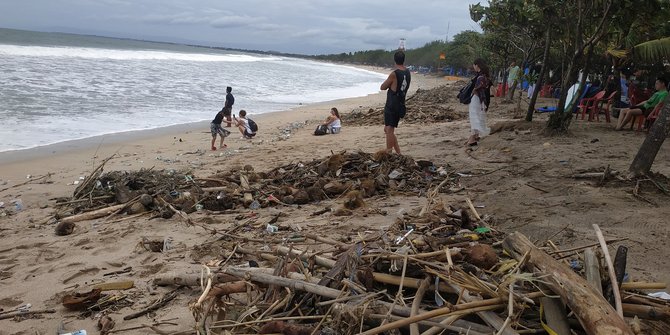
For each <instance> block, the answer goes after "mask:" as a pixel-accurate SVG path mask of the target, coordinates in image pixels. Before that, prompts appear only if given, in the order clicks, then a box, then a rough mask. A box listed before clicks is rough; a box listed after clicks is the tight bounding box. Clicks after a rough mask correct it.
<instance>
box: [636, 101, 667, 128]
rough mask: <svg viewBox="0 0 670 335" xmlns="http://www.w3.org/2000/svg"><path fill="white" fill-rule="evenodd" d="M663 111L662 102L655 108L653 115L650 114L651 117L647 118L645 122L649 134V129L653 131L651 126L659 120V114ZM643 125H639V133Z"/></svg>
mask: <svg viewBox="0 0 670 335" xmlns="http://www.w3.org/2000/svg"><path fill="white" fill-rule="evenodd" d="M661 109H663V103H662V102H661V103H659V104H658V105H656V107H654V110H653V111H651V113H649V116H647V118H646V122H645V123H646V127H647V132H649V129H651V125H653V124H654V121H656V119H658V114H660V113H661ZM641 124H642V123H638V126H637V130H638V131H639V130H640V125H641Z"/></svg>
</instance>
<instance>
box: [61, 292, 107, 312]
mask: <svg viewBox="0 0 670 335" xmlns="http://www.w3.org/2000/svg"><path fill="white" fill-rule="evenodd" d="M101 292H102V290H100V289H92V290H91V291H89V292H74V293H70V294H67V295H65V296H64V297H63V302H62V303H63V306H64V307H65V308H67V309H70V310H85V309H87V308H88V307H90V306H92V305H94V304H95V303H96V302H98V300H99V299H100V297H101V295H100V293H101Z"/></svg>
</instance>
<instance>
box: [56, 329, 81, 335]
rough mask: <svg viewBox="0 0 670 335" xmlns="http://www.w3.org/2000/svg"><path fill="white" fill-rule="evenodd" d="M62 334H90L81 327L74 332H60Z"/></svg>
mask: <svg viewBox="0 0 670 335" xmlns="http://www.w3.org/2000/svg"><path fill="white" fill-rule="evenodd" d="M60 335H88V333H87V332H86V330H84V329H80V330H77V331H74V332H70V333H65V334H60Z"/></svg>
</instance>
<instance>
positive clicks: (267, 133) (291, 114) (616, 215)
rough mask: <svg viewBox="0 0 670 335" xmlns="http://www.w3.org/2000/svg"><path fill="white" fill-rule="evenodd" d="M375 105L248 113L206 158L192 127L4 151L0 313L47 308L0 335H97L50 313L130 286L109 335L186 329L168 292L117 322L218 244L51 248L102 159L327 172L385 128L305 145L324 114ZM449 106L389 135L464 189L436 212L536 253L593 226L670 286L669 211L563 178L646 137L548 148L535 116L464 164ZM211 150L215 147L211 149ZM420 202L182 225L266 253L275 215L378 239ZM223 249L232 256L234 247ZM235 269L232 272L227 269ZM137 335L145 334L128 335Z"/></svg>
mask: <svg viewBox="0 0 670 335" xmlns="http://www.w3.org/2000/svg"><path fill="white" fill-rule="evenodd" d="M446 83H447V81H446V80H445V79H443V78H437V77H430V76H421V75H414V76H413V81H412V86H411V90H410V92H414V91H415V90H416V89H417V88H421V89H429V88H432V87H435V86H438V85H444V84H446ZM384 99H385V94H384V93H383V92H382V93H379V94H373V95H369V96H366V97H360V98H353V99H344V100H338V101H331V102H326V103H319V104H313V105H307V106H301V107H299V108H296V109H294V110H291V111H285V112H278V113H271V114H264V115H258V116H254V115H253V111H250V112H251V113H252V118H254V120H255V121H257V123H258V124H259V128H260V130H259V135H258V136H257V137H256V138H255V139H253V140H243V139H240V134H239V133H237V132H236V131H234V129H233V134H232V136H230V137H229V138H227V139H226V141H225V142H226V143H227V145H228V148H226V149H225V150H217V151H211V150H209V144H210V139H211V135H210V133H209V123H208V122H203V123H198V124H191V125H184V126H176V127H170V128H166V129H159V130H153V131H142V132H132V133H126V134H117V135H110V136H103V137H97V138H92V139H87V140H81V141H72V142H68V143H62V144H57V145H52V146H47V147H41V148H36V149H31V150H27V151H25V152H13V153H2V154H0V161H1V162H2V163H0V171H1V173H0V178H1V179H2V180H0V190H2V191H0V201H3V202H4V203H5V205H4V206H5V208H4V209H5V210H8V211H9V212H10V215H7V216H3V217H0V240H1V241H2V243H1V244H0V309H4V310H5V311H7V310H11V309H13V308H16V307H17V306H19V305H22V304H28V303H29V304H32V308H33V309H54V310H55V311H56V312H55V313H53V314H43V315H42V316H41V317H35V318H27V319H25V320H20V321H17V320H0V324H1V326H0V334H54V333H55V332H56V330H57V329H58V327H59V324H60V323H61V322H63V325H64V328H65V329H67V330H69V331H73V330H77V329H86V330H88V331H89V334H91V333H97V331H96V330H95V323H96V320H94V319H93V318H92V317H85V318H81V317H78V315H79V313H78V312H72V311H68V310H66V309H65V308H64V307H63V306H62V305H61V300H62V297H63V296H64V294H65V293H66V292H70V291H72V290H75V289H76V290H79V291H85V290H86V288H87V287H89V286H90V285H91V284H95V283H100V282H111V281H119V280H133V281H134V288H132V289H130V290H127V291H123V292H124V294H126V295H127V296H128V297H129V298H130V300H132V301H133V302H134V303H133V304H132V306H129V307H122V308H121V307H120V308H118V309H116V310H110V311H109V315H110V316H111V317H112V318H113V319H114V320H115V321H116V324H117V325H116V328H117V329H118V328H127V327H133V326H140V325H142V324H150V323H152V322H160V321H165V320H170V321H169V322H172V323H173V324H163V325H160V326H158V328H160V329H162V330H164V331H167V332H173V331H177V330H185V329H192V326H193V324H194V321H193V316H192V315H191V313H190V311H189V309H188V305H189V303H191V302H193V301H194V300H196V299H197V298H198V296H199V295H200V293H201V290H200V289H199V288H189V289H182V290H180V293H179V294H178V296H177V298H176V299H175V300H174V301H172V302H171V303H170V304H169V305H168V306H167V307H164V308H161V309H159V310H158V311H156V312H155V313H152V314H149V315H148V316H143V317H140V318H137V319H133V320H128V321H124V320H123V316H125V315H128V314H130V313H132V312H135V311H138V310H140V309H142V308H144V307H146V306H148V305H149V304H150V303H151V302H152V301H153V300H155V299H157V298H158V297H160V296H161V295H162V294H164V293H165V292H167V291H169V290H170V289H172V288H162V287H160V288H157V287H155V286H154V285H153V284H152V280H153V278H154V277H155V276H156V275H157V274H161V273H166V272H170V271H186V270H194V271H199V270H200V265H199V264H201V263H202V262H205V261H209V260H215V259H219V260H222V259H225V258H226V256H227V255H228V254H229V252H230V250H225V248H223V247H222V244H217V243H218V242H217V241H218V238H219V237H218V236H216V235H212V234H210V233H209V232H208V231H206V230H204V229H202V228H201V227H199V226H189V225H187V224H186V223H185V222H183V220H180V218H179V217H178V216H174V217H172V218H171V219H160V218H159V219H152V220H148V219H147V218H146V217H141V218H134V219H128V220H124V221H119V222H113V223H110V222H104V220H103V219H97V220H90V221H83V222H79V223H77V227H76V229H75V231H74V233H73V234H72V235H68V236H56V235H55V234H54V225H53V224H52V223H51V222H52V221H51V220H49V219H50V218H51V217H52V215H53V213H54V203H55V202H54V199H55V198H57V197H66V198H69V197H71V196H72V194H73V192H74V190H75V188H76V187H77V185H76V184H75V183H80V182H81V180H82V178H84V177H87V176H88V175H90V174H91V172H92V171H93V170H94V169H95V168H96V167H97V166H98V165H99V164H100V162H101V161H102V160H103V159H105V158H108V157H110V156H112V155H114V158H112V159H111V160H110V161H109V162H107V163H106V165H105V166H104V169H105V171H134V170H139V169H156V170H160V169H166V170H176V171H182V170H189V171H190V173H191V174H192V175H194V176H198V177H207V176H211V175H214V174H216V173H222V172H224V173H225V172H226V171H230V170H231V169H240V168H241V167H243V166H244V165H252V166H253V168H254V169H255V171H266V170H269V169H272V168H276V167H279V166H283V165H286V164H289V163H295V162H309V161H312V160H313V159H323V158H325V157H327V156H329V155H331V154H332V153H333V152H335V153H336V152H340V151H345V150H346V151H347V152H356V151H359V150H362V151H365V152H370V153H372V152H376V151H377V150H379V149H382V148H383V147H384V143H385V142H384V133H383V125H382V122H381V120H379V121H378V122H377V123H375V124H374V125H367V126H353V125H348V124H346V123H344V124H343V128H342V132H341V133H340V134H337V135H327V136H320V137H316V136H313V135H312V132H313V130H314V128H315V127H316V125H317V124H318V122H319V121H320V120H322V119H325V117H326V116H327V115H328V112H329V109H330V108H331V107H337V108H338V109H339V110H340V112H341V113H342V114H349V113H351V112H352V111H367V110H368V109H369V108H371V107H376V108H378V107H380V106H381V105H383V103H384ZM239 103H240V104H243V103H242V102H239ZM543 103H547V104H549V103H551V101H550V100H546V101H543ZM445 104H446V105H448V106H449V108H451V109H452V110H453V111H455V112H454V113H455V114H458V115H460V119H457V120H454V121H452V122H435V123H428V122H425V123H413V124H405V123H401V125H400V127H399V128H398V129H397V135H398V139H399V143H400V146H401V148H402V150H403V151H404V153H405V154H407V155H410V156H412V157H413V158H414V159H425V160H430V161H432V162H433V163H434V164H435V165H436V166H442V167H446V168H448V169H449V170H450V171H452V173H459V174H460V175H461V177H460V180H459V185H460V189H454V190H452V191H450V192H448V193H446V194H441V195H440V197H441V199H442V200H443V201H444V202H446V203H451V204H456V205H458V206H464V204H465V199H466V198H469V199H472V200H473V202H474V203H475V205H476V206H477V208H478V211H480V214H482V215H484V217H485V219H486V220H487V221H488V223H490V224H492V225H493V226H495V227H496V228H497V229H499V230H502V231H504V232H513V231H521V232H523V233H525V234H527V235H528V236H529V237H530V238H531V240H534V241H540V242H541V241H544V240H546V239H549V238H550V239H552V241H554V242H555V243H557V244H558V245H559V246H560V247H566V248H567V247H570V246H576V245H584V244H588V243H591V242H593V241H595V233H593V231H592V228H591V223H597V224H599V225H600V227H601V228H602V229H603V231H604V233H605V235H606V236H607V237H625V238H627V239H628V240H627V241H626V242H625V243H624V244H625V245H627V246H628V247H629V254H628V259H629V269H628V273H629V277H630V278H631V279H636V280H648V281H660V282H664V283H669V284H670V274H669V273H668V272H667V271H665V269H667V268H668V265H669V263H668V262H669V261H668V260H669V259H670V257H668V256H670V250H668V248H667V247H666V246H667V240H668V238H669V237H670V229H669V228H668V226H667V224H666V223H665V222H667V217H668V215H669V214H670V210H668V207H667V206H665V205H664V203H666V202H667V198H666V197H665V196H664V195H661V194H659V193H658V192H654V191H653V190H652V189H645V191H644V192H645V193H644V196H645V197H646V199H648V200H649V201H650V203H647V202H644V201H641V200H638V199H636V198H635V197H634V196H632V194H631V192H632V187H629V186H628V185H619V184H616V185H606V186H604V187H598V186H597V185H595V183H593V182H591V181H584V180H575V179H573V178H571V175H572V174H573V173H575V172H578V171H582V170H589V169H591V170H594V169H601V168H604V167H605V166H607V165H610V166H611V168H612V169H615V170H619V171H625V170H626V168H627V167H628V164H629V163H630V161H631V159H632V157H633V156H634V154H635V152H636V150H637V148H638V147H639V145H640V144H641V142H642V141H643V139H644V135H643V134H640V133H637V132H634V131H625V132H614V131H612V130H611V129H610V127H609V126H610V125H607V124H605V123H604V122H602V121H601V122H599V123H596V122H586V121H575V122H574V123H573V125H572V126H571V134H570V135H568V136H562V137H546V136H544V135H542V132H541V129H542V126H543V125H544V121H545V120H546V115H537V116H536V121H535V122H533V123H532V124H531V125H530V126H516V128H515V129H514V130H510V131H508V130H503V131H499V132H497V133H495V134H492V135H490V136H488V137H486V138H484V139H483V141H482V142H481V144H480V146H479V148H478V149H477V150H475V151H468V150H465V147H464V146H463V143H464V142H465V140H466V139H467V136H468V134H469V125H468V122H467V106H465V105H460V104H458V103H457V101H456V99H455V97H454V98H453V100H451V101H448V102H445ZM239 108H243V106H239ZM426 108H437V107H435V106H433V105H431V106H428V107H426ZM513 109H514V105H508V104H502V103H501V101H499V99H497V98H496V99H494V100H493V102H492V107H491V112H490V113H489V117H490V119H489V124H493V123H496V122H498V121H509V120H511V119H513V117H514V116H515V115H514V114H515V112H513ZM236 112H237V110H236ZM437 112H438V113H439V112H440V110H437ZM517 116H518V115H517ZM216 143H217V146H218V140H217V142H216ZM654 170H655V171H657V172H660V173H663V174H666V175H668V174H670V154H669V153H668V151H667V150H662V152H661V153H659V155H658V157H657V159H656V164H655V165H654ZM28 175H30V176H31V178H32V179H28V178H27V176H28ZM47 175H49V176H48V177H44V178H40V177H43V176H47ZM19 198H20V199H21V201H22V204H23V210H21V211H19V212H17V213H11V212H12V211H11V210H10V209H8V208H10V207H12V206H13V205H12V204H11V203H10V202H11V201H12V200H13V199H19ZM425 201H426V198H425V196H424V195H421V194H415V195H395V196H379V197H373V198H370V199H366V202H367V210H363V211H359V212H356V213H355V214H354V215H353V216H349V217H345V218H343V217H336V216H334V215H332V214H330V213H328V214H324V215H321V216H317V217H313V216H310V214H311V213H313V212H315V211H318V210H320V209H323V208H324V207H333V208H335V207H338V206H339V205H340V203H341V202H342V201H341V200H340V199H332V200H326V201H323V202H321V203H319V204H308V205H304V206H299V207H273V208H262V209H259V210H257V211H251V210H247V209H243V208H242V209H239V210H238V212H237V213H236V214H235V213H233V214H214V213H208V212H207V211H202V212H195V213H192V214H191V219H192V220H193V221H195V222H198V223H200V224H207V226H208V227H209V228H211V229H216V230H219V231H220V230H226V229H229V228H231V227H233V226H234V225H237V224H238V223H239V222H241V221H245V222H246V221H247V220H248V219H249V217H250V216H245V215H246V214H249V213H250V212H254V213H255V214H254V215H255V216H254V221H253V222H257V223H258V224H255V225H254V224H251V225H250V227H254V228H253V229H252V230H250V231H245V233H244V234H246V235H245V236H254V237H256V238H266V239H268V242H270V241H276V239H277V237H275V235H269V234H268V233H267V232H265V226H264V225H263V224H262V222H264V221H263V220H264V219H266V218H268V217H272V216H276V215H277V213H279V212H282V213H283V214H284V216H282V219H281V220H280V222H281V224H283V225H288V226H291V227H292V228H294V229H297V230H296V231H297V232H300V231H312V232H318V234H320V235H322V236H328V237H331V238H333V239H335V238H339V237H342V236H351V235H355V234H357V233H363V232H366V231H375V230H377V229H379V227H384V226H390V225H392V224H393V222H394V220H395V218H396V213H398V212H399V211H401V209H402V210H409V209H411V208H418V207H420V206H422V205H423V204H424V203H425ZM651 203H656V204H658V207H656V206H654V205H653V204H651ZM373 209H374V210H373ZM375 213H377V214H375ZM240 215H242V218H240ZM296 227H298V228H296ZM285 234H286V233H283V234H280V235H276V236H282V237H285V236H286V235H285ZM143 237H157V238H159V239H162V238H165V237H170V238H171V240H172V248H171V249H170V250H168V251H166V252H163V253H154V252H150V251H147V250H144V248H142V247H141V246H140V242H141V241H142V238H143ZM226 243H227V244H225V245H228V246H232V245H235V243H239V244H240V245H244V242H243V241H236V242H235V243H233V242H231V241H227V242H226ZM272 243H274V242H272ZM297 247H298V248H308V249H310V250H311V249H318V248H319V245H318V243H317V244H310V243H303V244H297ZM231 262H238V263H243V262H244V260H243V259H242V258H238V257H234V258H233V259H232V260H231ZM127 268H132V269H131V270H129V271H128V272H127V273H123V274H119V275H108V276H106V275H105V274H108V273H111V272H115V271H119V270H123V269H127ZM174 324H176V325H174ZM147 332H149V330H148V329H145V330H141V331H139V330H137V331H134V332H133V331H130V332H129V333H132V334H134V333H147Z"/></svg>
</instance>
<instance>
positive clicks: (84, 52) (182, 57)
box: [0, 44, 282, 62]
mask: <svg viewBox="0 0 670 335" xmlns="http://www.w3.org/2000/svg"><path fill="white" fill-rule="evenodd" d="M0 55H7V56H28V57H78V58H91V59H114V60H178V61H190V62H265V61H281V60H282V58H281V57H273V56H265V57H263V56H252V55H247V54H230V53H229V54H205V53H180V52H168V51H157V50H122V49H103V48H81V47H46V46H23V45H9V44H0Z"/></svg>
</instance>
